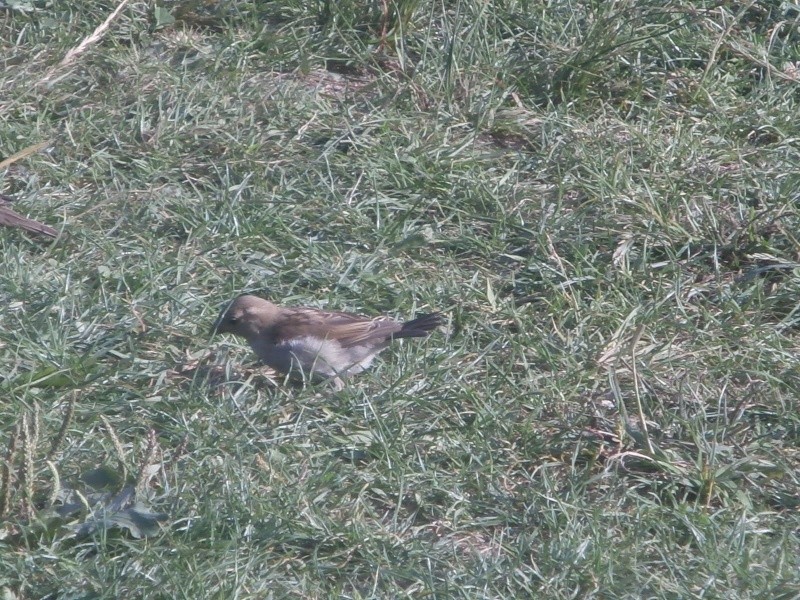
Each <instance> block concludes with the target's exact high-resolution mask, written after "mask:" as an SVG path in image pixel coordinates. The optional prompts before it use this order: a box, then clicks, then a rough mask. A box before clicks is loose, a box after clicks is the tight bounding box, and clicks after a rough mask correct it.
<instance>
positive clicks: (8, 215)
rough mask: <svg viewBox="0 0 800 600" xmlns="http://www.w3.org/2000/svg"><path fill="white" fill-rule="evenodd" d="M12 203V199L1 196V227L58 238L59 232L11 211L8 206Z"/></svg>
mask: <svg viewBox="0 0 800 600" xmlns="http://www.w3.org/2000/svg"><path fill="white" fill-rule="evenodd" d="M10 202H12V199H11V198H10V197H8V196H6V195H5V194H0V225H5V226H7V227H20V228H22V229H24V230H25V231H30V232H32V233H41V234H43V235H46V236H49V237H53V238H54V237H58V231H56V230H55V229H53V228H52V227H50V226H49V225H45V224H44V223H40V222H39V221H34V220H33V219H29V218H27V217H23V216H22V215H21V214H19V213H17V212H15V211H13V210H11V208H10V207H9V206H7V205H8V204H9V203H10Z"/></svg>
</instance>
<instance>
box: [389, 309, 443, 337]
mask: <svg viewBox="0 0 800 600" xmlns="http://www.w3.org/2000/svg"><path fill="white" fill-rule="evenodd" d="M440 325H444V317H443V316H442V314H441V313H431V314H429V315H420V316H419V317H417V318H416V319H413V320H411V321H406V322H405V323H403V328H402V329H401V330H400V331H398V332H397V333H395V334H394V336H393V337H395V338H404V337H425V336H426V335H428V334H429V333H430V332H431V331H433V330H434V329H436V328H437V327H439V326H440Z"/></svg>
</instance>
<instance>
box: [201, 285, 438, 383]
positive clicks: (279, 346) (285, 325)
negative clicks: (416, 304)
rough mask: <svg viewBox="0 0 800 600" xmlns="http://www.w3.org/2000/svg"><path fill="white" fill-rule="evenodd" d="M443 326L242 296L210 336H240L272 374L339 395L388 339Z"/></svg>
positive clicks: (433, 319) (430, 319)
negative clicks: (325, 382) (317, 383)
mask: <svg viewBox="0 0 800 600" xmlns="http://www.w3.org/2000/svg"><path fill="white" fill-rule="evenodd" d="M443 322H444V319H443V318H442V315H441V314H439V313H432V314H428V315H422V316H419V317H417V318H416V319H413V320H411V321H407V322H405V323H399V322H397V321H395V320H394V319H391V318H389V317H374V318H371V317H364V316H361V315H356V314H352V313H345V312H331V311H326V310H319V309H317V308H293V307H282V306H277V305H275V304H273V303H272V302H270V301H268V300H264V299H263V298H258V297H256V296H250V295H243V296H239V297H238V298H236V299H235V300H233V301H232V302H230V303H229V304H228V306H226V308H225V309H224V310H223V311H222V314H220V316H219V318H218V319H217V320H216V321H215V322H214V326H213V327H212V334H215V333H232V334H233V335H237V336H240V337H243V338H244V339H245V340H247V342H248V343H249V344H250V347H251V348H252V349H253V352H255V353H256V354H257V355H258V357H259V358H260V359H261V361H262V362H264V363H265V364H267V365H268V366H270V367H272V368H273V369H275V370H276V371H279V372H281V373H284V374H287V375H290V376H293V377H295V378H297V377H300V378H303V379H304V380H321V379H329V380H331V382H332V383H333V385H334V388H335V389H336V390H337V391H338V390H341V389H342V388H344V381H343V380H344V378H346V377H349V376H350V375H354V374H356V373H360V372H361V371H363V370H364V369H366V368H367V367H369V366H370V364H371V363H372V360H373V359H374V358H375V356H376V355H377V354H378V353H379V352H380V351H381V350H383V349H384V348H386V347H387V346H388V345H389V344H390V343H391V342H392V340H395V339H398V338H415V337H425V336H427V335H428V334H430V333H431V332H432V331H433V330H434V329H436V328H437V327H439V326H440V325H442V324H443Z"/></svg>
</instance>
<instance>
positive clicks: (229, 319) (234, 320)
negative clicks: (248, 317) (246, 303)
mask: <svg viewBox="0 0 800 600" xmlns="http://www.w3.org/2000/svg"><path fill="white" fill-rule="evenodd" d="M238 321H239V319H237V318H236V317H228V323H230V324H231V325H236V323H237V322H238Z"/></svg>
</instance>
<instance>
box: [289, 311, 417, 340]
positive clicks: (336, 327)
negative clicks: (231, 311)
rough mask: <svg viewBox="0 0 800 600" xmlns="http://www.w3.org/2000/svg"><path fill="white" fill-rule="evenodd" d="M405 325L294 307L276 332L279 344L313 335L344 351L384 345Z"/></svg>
mask: <svg viewBox="0 0 800 600" xmlns="http://www.w3.org/2000/svg"><path fill="white" fill-rule="evenodd" d="M401 328H402V325H401V324H400V323H398V322H397V321H394V320H393V319H390V318H389V317H377V318H375V319H370V318H368V317H362V316H361V315H354V314H350V313H341V312H330V311H324V310H317V309H314V308H293V309H290V310H287V311H285V313H284V318H283V319H282V320H281V322H280V323H278V324H277V325H276V327H275V329H274V335H275V338H276V341H278V342H281V341H285V340H288V339H292V338H297V337H303V336H313V337H319V338H323V339H329V340H336V341H337V342H339V343H340V344H341V345H342V347H343V348H349V347H351V346H359V345H362V344H368V343H370V342H383V341H385V340H387V339H388V338H389V337H390V336H391V335H392V334H394V333H397V332H398V331H400V329H401Z"/></svg>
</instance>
